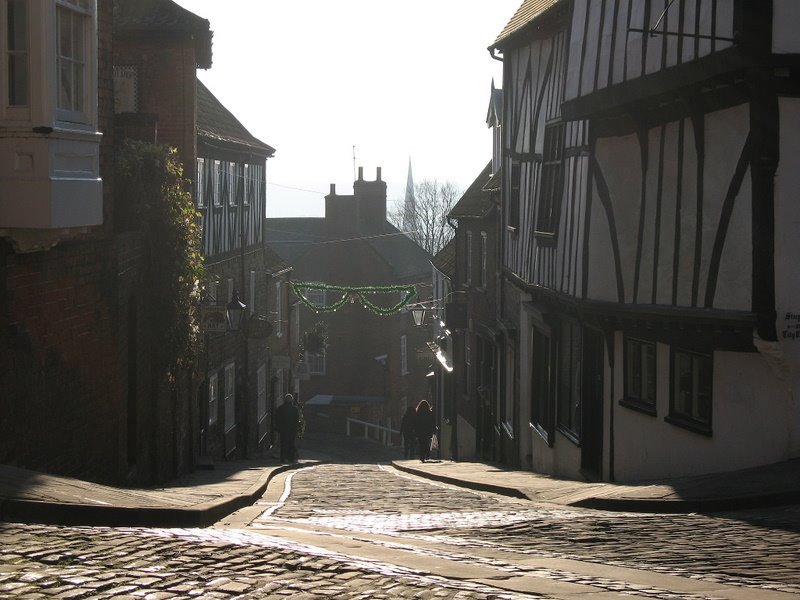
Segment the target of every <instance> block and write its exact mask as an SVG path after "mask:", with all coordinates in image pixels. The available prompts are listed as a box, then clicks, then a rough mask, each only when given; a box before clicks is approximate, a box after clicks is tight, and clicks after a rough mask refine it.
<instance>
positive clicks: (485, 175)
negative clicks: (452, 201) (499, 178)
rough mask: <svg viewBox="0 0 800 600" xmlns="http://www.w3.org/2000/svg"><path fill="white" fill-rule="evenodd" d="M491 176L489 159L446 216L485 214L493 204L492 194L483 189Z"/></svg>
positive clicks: (460, 217)
mask: <svg viewBox="0 0 800 600" xmlns="http://www.w3.org/2000/svg"><path fill="white" fill-rule="evenodd" d="M491 177H492V161H489V164H487V165H486V166H485V167H484V168H483V170H482V171H481V173H480V175H478V176H477V177H476V178H475V181H473V182H472V183H471V184H470V186H469V187H468V188H467V191H466V192H464V195H463V196H461V199H460V200H459V201H458V202H456V205H455V206H454V207H453V208H452V209H451V210H450V213H449V214H448V215H447V216H448V217H453V218H454V219H462V218H469V217H475V218H480V217H484V216H486V214H487V213H488V212H489V211H490V210H491V209H492V207H493V206H494V202H493V201H492V195H491V194H490V193H489V192H487V191H485V190H484V186H485V185H486V184H487V183H488V182H489V180H490V179H491Z"/></svg>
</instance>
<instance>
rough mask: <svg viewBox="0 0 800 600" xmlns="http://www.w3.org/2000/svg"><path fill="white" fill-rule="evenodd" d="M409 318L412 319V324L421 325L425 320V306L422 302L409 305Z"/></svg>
mask: <svg viewBox="0 0 800 600" xmlns="http://www.w3.org/2000/svg"><path fill="white" fill-rule="evenodd" d="M411 318H412V319H414V325H416V326H417V327H422V324H423V323H424V321H425V307H424V306H423V305H422V304H415V305H414V306H412V307H411Z"/></svg>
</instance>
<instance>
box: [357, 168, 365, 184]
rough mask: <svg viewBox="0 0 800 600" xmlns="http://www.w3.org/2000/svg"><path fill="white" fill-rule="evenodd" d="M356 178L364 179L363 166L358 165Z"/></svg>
mask: <svg viewBox="0 0 800 600" xmlns="http://www.w3.org/2000/svg"><path fill="white" fill-rule="evenodd" d="M358 180H359V181H364V167H358Z"/></svg>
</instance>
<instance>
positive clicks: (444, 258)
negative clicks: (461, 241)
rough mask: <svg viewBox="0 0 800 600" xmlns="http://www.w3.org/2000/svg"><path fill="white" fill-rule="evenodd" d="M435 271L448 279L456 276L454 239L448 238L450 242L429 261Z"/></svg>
mask: <svg viewBox="0 0 800 600" xmlns="http://www.w3.org/2000/svg"><path fill="white" fill-rule="evenodd" d="M431 263H432V264H433V266H434V267H436V270H437V271H439V272H440V273H444V274H445V275H447V276H448V277H450V279H452V278H453V277H455V274H456V238H455V237H453V238H450V241H449V242H447V243H446V244H445V245H444V246H443V247H442V249H441V250H439V252H437V253H436V256H434V257H433V260H432V261H431Z"/></svg>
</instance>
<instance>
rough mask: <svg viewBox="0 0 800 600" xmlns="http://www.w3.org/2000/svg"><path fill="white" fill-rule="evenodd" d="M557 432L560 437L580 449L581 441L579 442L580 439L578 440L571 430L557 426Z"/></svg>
mask: <svg viewBox="0 0 800 600" xmlns="http://www.w3.org/2000/svg"><path fill="white" fill-rule="evenodd" d="M558 432H559V433H560V434H561V435H563V436H564V437H565V438H567V439H568V440H569V441H570V442H572V443H573V444H575V445H576V446H578V447H580V445H581V440H580V438H578V435H577V434H576V433H575V432H574V431H571V430H569V429H567V428H566V427H564V426H563V425H559V426H558Z"/></svg>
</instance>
